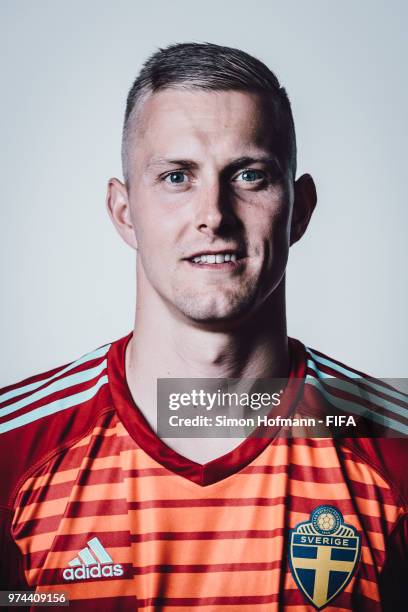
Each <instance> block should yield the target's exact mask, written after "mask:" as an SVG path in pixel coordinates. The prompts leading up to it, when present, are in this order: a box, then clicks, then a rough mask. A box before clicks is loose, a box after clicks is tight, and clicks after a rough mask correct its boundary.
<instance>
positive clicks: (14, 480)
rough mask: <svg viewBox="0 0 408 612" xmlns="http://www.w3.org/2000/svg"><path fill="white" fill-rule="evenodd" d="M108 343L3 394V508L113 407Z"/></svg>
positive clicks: (0, 444) (0, 394) (0, 407)
mask: <svg viewBox="0 0 408 612" xmlns="http://www.w3.org/2000/svg"><path fill="white" fill-rule="evenodd" d="M110 347H111V345H110V344H106V345H104V346H102V347H100V348H98V349H96V350H94V351H92V352H90V353H87V354H86V355H84V356H82V357H80V358H79V359H77V360H76V361H73V362H72V363H69V364H67V365H64V366H60V367H57V368H54V369H53V370H50V371H48V372H44V373H42V374H39V375H36V376H32V377H30V378H27V379H25V380H23V381H21V382H19V383H16V384H13V385H10V386H8V387H5V388H4V389H2V390H0V448H1V454H0V473H1V478H2V487H1V493H0V506H6V507H8V506H9V505H10V504H12V501H13V496H14V491H15V490H16V488H17V487H18V485H19V483H20V482H21V480H22V479H24V478H25V477H26V476H27V475H28V474H30V473H31V471H32V470H33V469H35V467H36V466H39V465H40V464H41V463H42V462H44V461H47V460H48V459H49V458H51V457H52V456H53V455H54V454H56V453H58V452H59V451H60V450H62V449H64V448H66V447H68V446H69V445H71V444H74V443H75V442H76V441H77V440H79V439H81V437H83V436H85V435H86V434H87V432H88V431H89V430H90V429H91V428H92V426H93V424H94V423H95V420H96V419H97V418H98V416H99V415H100V414H101V413H103V412H104V410H106V409H108V408H110V407H111V405H112V402H111V400H110V394H109V385H108V384H107V383H108V375H107V355H108V352H109V349H110Z"/></svg>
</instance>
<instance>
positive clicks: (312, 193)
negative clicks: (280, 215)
mask: <svg viewBox="0 0 408 612" xmlns="http://www.w3.org/2000/svg"><path fill="white" fill-rule="evenodd" d="M294 191H295V193H294V202H293V212H292V223H291V228H290V245H291V246H292V244H295V242H297V241H298V240H300V239H301V237H302V236H303V234H304V233H305V231H306V228H307V226H308V225H309V221H310V217H311V216H312V213H313V211H314V209H315V206H316V202H317V194H316V187H315V184H314V181H313V179H312V177H311V176H310V174H303V175H302V176H301V177H300V178H298V179H297V181H295V190H294Z"/></svg>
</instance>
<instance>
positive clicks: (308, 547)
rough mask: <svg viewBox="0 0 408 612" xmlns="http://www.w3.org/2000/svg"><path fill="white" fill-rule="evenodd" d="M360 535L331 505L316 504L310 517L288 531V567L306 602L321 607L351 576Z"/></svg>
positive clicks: (358, 548)
mask: <svg viewBox="0 0 408 612" xmlns="http://www.w3.org/2000/svg"><path fill="white" fill-rule="evenodd" d="M360 540H361V538H360V536H359V535H358V533H357V531H356V529H355V528H354V527H352V526H351V525H346V524H345V523H344V520H343V515H342V514H341V512H340V511H339V510H337V508H335V507H334V506H318V507H317V508H315V509H314V510H313V512H312V514H311V515H310V520H309V521H305V522H304V523H299V524H298V525H296V527H295V529H292V530H291V532H290V540H289V561H290V570H291V572H292V575H293V578H294V579H295V582H296V584H297V586H298V587H299V588H300V590H301V591H302V592H303V593H304V595H305V596H306V598H307V599H308V600H309V602H310V603H311V604H312V605H313V606H314V607H315V608H317V610H321V609H322V608H324V607H325V606H327V604H328V603H329V602H330V601H332V599H334V598H335V597H336V596H337V595H338V594H339V593H340V592H341V591H342V590H343V589H344V588H345V587H346V586H347V584H348V583H349V581H350V580H351V578H352V576H353V574H354V572H355V570H356V568H357V564H358V560H359V558H360V544H361V542H360Z"/></svg>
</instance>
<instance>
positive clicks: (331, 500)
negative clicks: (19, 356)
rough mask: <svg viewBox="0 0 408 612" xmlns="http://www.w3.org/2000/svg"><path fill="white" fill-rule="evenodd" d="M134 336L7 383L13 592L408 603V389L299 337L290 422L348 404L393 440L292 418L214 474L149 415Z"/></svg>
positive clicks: (181, 601)
mask: <svg viewBox="0 0 408 612" xmlns="http://www.w3.org/2000/svg"><path fill="white" fill-rule="evenodd" d="M130 338H131V335H129V336H127V337H125V338H122V339H120V340H118V341H116V342H113V343H112V344H109V345H106V346H103V347H101V348H98V349H97V350H95V351H93V352H91V353H89V354H87V355H85V356H83V357H81V358H80V359H78V360H77V361H75V362H73V363H71V364H69V365H66V366H63V367H59V368H56V369H54V370H52V371H49V372H47V373H44V374H41V375H39V376H34V377H31V378H29V379H26V380H24V381H23V382H21V383H18V384H15V385H12V386H9V387H7V388H5V389H3V390H2V391H1V393H0V449H1V451H0V466H1V488H0V496H1V498H0V522H1V524H0V539H1V555H0V572H1V587H2V589H8V590H12V589H14V590H15V589H17V590H32V591H36V592H37V593H54V592H58V591H63V592H65V593H66V594H67V595H68V597H69V599H70V608H69V609H71V610H78V611H84V612H87V611H88V610H103V611H104V612H109V611H114V610H118V611H121V612H122V611H123V612H127V611H134V610H141V611H144V612H151V611H153V610H166V611H169V612H186V610H190V609H193V608H197V610H198V611H200V612H210V611H220V612H232V611H234V612H263V611H265V612H266V611H271V610H276V611H278V610H279V611H291V612H301V611H302V612H303V611H306V612H307V611H312V610H316V609H318V610H319V609H322V608H325V610H327V611H328V612H331V611H334V610H341V611H346V610H358V611H362V612H363V611H379V610H393V611H397V610H405V609H406V605H407V604H406V601H407V597H408V593H407V591H406V589H407V583H408V562H407V558H408V550H407V547H408V520H407V508H408V477H407V467H406V466H407V460H408V444H407V442H406V439H405V438H404V435H406V433H407V432H408V419H407V410H406V406H407V404H406V396H404V394H402V393H400V392H397V391H396V390H394V389H392V388H391V387H388V386H387V385H386V384H385V383H383V382H381V381H378V380H375V379H373V378H371V377H369V376H366V375H364V374H362V373H360V372H357V371H355V370H354V369H352V368H349V367H347V366H345V365H343V364H340V363H339V362H338V361H336V360H333V359H331V358H329V357H327V356H325V355H323V354H322V353H320V352H318V351H315V350H311V349H308V348H306V347H305V346H304V345H303V344H302V343H300V342H299V341H297V340H293V339H290V341H289V343H290V357H291V371H290V376H289V380H290V381H292V382H293V381H298V382H297V385H295V388H296V391H295V392H291V393H290V392H289V391H286V390H285V391H284V393H283V395H282V398H281V405H280V409H281V414H283V415H285V414H286V415H289V414H304V415H313V414H314V415H316V414H319V415H321V414H324V413H328V414H333V413H334V412H333V411H336V414H340V413H341V412H342V410H343V407H344V406H346V408H347V409H348V410H349V411H350V412H351V413H354V414H360V415H361V414H362V413H363V415H364V419H365V420H366V421H367V422H371V423H372V424H373V425H374V426H377V425H379V424H381V423H384V422H386V423H387V427H388V431H391V433H392V435H391V437H388V438H386V437H378V436H377V437H371V438H370V437H351V436H350V437H344V436H343V437H342V438H340V439H337V438H336V437H325V438H317V437H303V438H300V437H288V436H282V435H279V432H280V429H279V426H277V427H276V428H275V429H273V428H272V430H271V431H270V432H269V435H268V437H260V438H257V437H253V436H249V437H248V438H246V439H245V440H244V441H243V442H242V443H241V444H239V446H237V447H236V448H235V449H234V450H232V451H231V452H228V453H227V454H225V455H223V456H222V457H218V458H216V459H214V460H212V461H210V462H208V463H206V464H204V465H202V464H198V463H196V462H194V461H192V460H189V459H187V458H185V457H183V456H181V455H180V454H178V453H177V452H176V451H174V450H172V449H171V448H170V447H168V446H167V445H166V444H165V443H164V442H163V441H162V440H161V439H160V438H159V437H158V436H157V435H156V433H155V432H154V431H153V430H152V429H151V427H150V426H149V425H148V423H147V421H146V420H145V418H144V417H143V415H142V413H141V412H140V410H139V409H138V408H137V406H136V405H135V403H134V401H133V398H132V396H131V393H130V390H129V388H128V386H127V383H126V376H125V350H126V346H127V343H128V341H129V339H130ZM330 380H340V381H342V382H343V383H344V385H343V386H342V387H341V388H338V387H336V386H330V385H329V384H328V381H330ZM288 388H289V385H288ZM362 390H363V391H364V392H363V393H362ZM380 400H381V401H380ZM380 403H381V406H382V408H381V414H380V413H379V409H378V406H379V405H380ZM206 443H208V442H206ZM32 609H33V610H35V609H36V608H35V607H33V608H32Z"/></svg>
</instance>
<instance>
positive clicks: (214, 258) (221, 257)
mask: <svg viewBox="0 0 408 612" xmlns="http://www.w3.org/2000/svg"><path fill="white" fill-rule="evenodd" d="M226 261H232V262H235V261H237V256H236V255H235V254H234V253H217V255H211V254H208V255H198V256H197V257H193V262H194V263H198V264H204V263H207V264H215V263H217V264H221V263H225V262H226Z"/></svg>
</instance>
